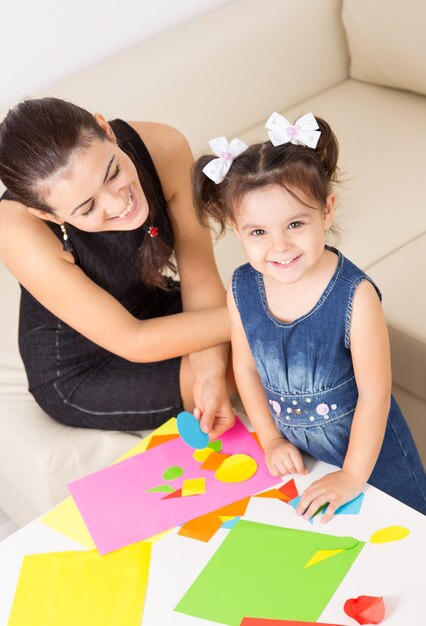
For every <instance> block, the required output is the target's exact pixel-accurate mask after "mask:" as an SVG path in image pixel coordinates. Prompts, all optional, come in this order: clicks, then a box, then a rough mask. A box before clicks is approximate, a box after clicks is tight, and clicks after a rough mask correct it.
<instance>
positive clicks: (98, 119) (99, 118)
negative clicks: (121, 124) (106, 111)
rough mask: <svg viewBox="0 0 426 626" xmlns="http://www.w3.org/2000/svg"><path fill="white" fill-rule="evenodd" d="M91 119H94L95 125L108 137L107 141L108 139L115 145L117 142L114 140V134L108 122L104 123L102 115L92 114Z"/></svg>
mask: <svg viewBox="0 0 426 626" xmlns="http://www.w3.org/2000/svg"><path fill="white" fill-rule="evenodd" d="M93 117H94V118H95V121H96V123H97V124H99V126H100V127H101V128H102V130H103V131H104V133H105V135H106V136H107V137H108V139H110V140H111V141H114V142H115V143H117V140H116V138H115V135H114V133H113V131H112V128H111V126H110V125H109V124H108V122H107V121H106V119H105V117H104V116H103V115H102V113H94V115H93Z"/></svg>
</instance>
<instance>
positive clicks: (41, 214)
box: [27, 207, 60, 224]
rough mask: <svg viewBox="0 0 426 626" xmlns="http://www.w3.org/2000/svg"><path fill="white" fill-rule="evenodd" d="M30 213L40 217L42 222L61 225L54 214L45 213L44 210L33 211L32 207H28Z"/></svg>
mask: <svg viewBox="0 0 426 626" xmlns="http://www.w3.org/2000/svg"><path fill="white" fill-rule="evenodd" d="M27 211H28V213H31V215H34V216H35V217H38V218H39V219H41V220H45V221H47V222H55V224H60V222H59V221H58V218H57V217H56V215H54V214H53V213H49V212H48V211H43V210H42V209H33V208H31V207H27Z"/></svg>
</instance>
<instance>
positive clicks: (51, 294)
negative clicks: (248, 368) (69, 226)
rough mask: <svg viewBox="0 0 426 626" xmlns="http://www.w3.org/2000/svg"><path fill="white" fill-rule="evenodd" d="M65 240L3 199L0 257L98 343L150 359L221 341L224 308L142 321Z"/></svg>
mask: <svg viewBox="0 0 426 626" xmlns="http://www.w3.org/2000/svg"><path fill="white" fill-rule="evenodd" d="M70 256H71V255H70V254H69V253H66V252H64V251H63V249H62V245H61V242H60V241H59V239H58V238H57V237H56V236H55V235H54V234H53V233H52V231H51V230H50V229H49V228H48V227H47V226H46V224H45V223H44V222H43V221H42V220H40V219H39V218H37V217H34V216H33V215H31V214H30V213H29V212H28V211H27V209H26V207H24V206H23V205H20V204H19V203H16V202H12V201H10V200H3V201H2V202H1V203H0V257H1V258H2V260H3V261H4V263H5V265H6V266H7V267H8V268H9V270H10V271H11V272H12V274H13V275H14V276H15V277H16V278H17V280H18V281H19V282H20V283H21V284H22V285H23V286H24V287H25V288H26V289H27V290H28V291H29V292H30V293H31V294H32V295H33V296H34V297H35V298H36V299H37V300H38V301H39V302H40V303H41V304H42V305H43V306H45V307H46V308H47V309H48V310H49V311H51V312H52V313H53V314H54V315H55V316H57V317H59V318H60V319H61V320H63V321H64V322H65V323H66V324H68V325H69V326H71V327H72V328H74V329H75V330H76V331H77V332H79V333H81V334H82V335H84V336H85V337H87V338H88V339H90V340H91V341H93V342H94V343H96V344H98V345H100V346H102V347H103V348H105V349H106V350H109V351H110V352H112V353H114V354H117V355H119V356H122V357H123V358H126V359H128V360H130V361H139V362H151V361H159V360H163V359H168V358H171V357H175V356H179V355H182V354H187V353H189V352H191V351H196V350H202V349H205V348H207V347H209V346H212V345H216V344H222V343H223V342H225V341H227V340H228V338H229V322H228V316H227V311H226V308H225V307H224V306H223V307H218V308H216V309H210V310H205V311H191V312H188V313H181V314H177V315H170V316H168V317H163V318H155V319H151V320H143V321H140V320H138V319H136V318H135V317H133V316H132V315H131V314H130V313H129V312H128V311H127V310H126V309H125V308H124V307H123V306H122V305H121V304H120V303H119V302H118V301H117V300H116V299H115V298H114V297H113V296H111V295H110V294H109V293H108V292H107V291H105V290H104V289H102V288H101V287H99V286H98V285H96V284H95V283H94V282H93V281H92V280H90V278H88V277H87V276H86V275H85V274H84V272H83V271H82V270H81V269H80V268H79V267H78V266H76V265H74V264H73V262H72V260H71V258H70Z"/></svg>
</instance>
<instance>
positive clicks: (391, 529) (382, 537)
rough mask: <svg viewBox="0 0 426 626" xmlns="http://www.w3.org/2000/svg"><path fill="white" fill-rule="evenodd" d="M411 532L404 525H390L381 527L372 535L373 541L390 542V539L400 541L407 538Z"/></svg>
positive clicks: (371, 540)
mask: <svg viewBox="0 0 426 626" xmlns="http://www.w3.org/2000/svg"><path fill="white" fill-rule="evenodd" d="M409 534H410V531H409V530H408V528H405V527H404V526H388V527H387V528H381V529H380V530H377V531H376V532H375V533H373V534H372V535H371V537H370V542H371V543H388V542H389V541H399V540H400V539H405V537H407V536H408V535H409Z"/></svg>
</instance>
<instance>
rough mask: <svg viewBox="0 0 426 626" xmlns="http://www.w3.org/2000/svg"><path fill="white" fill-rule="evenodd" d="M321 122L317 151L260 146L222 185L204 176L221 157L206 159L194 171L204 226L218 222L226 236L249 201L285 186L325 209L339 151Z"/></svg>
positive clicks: (254, 147) (234, 166) (288, 145)
mask: <svg viewBox="0 0 426 626" xmlns="http://www.w3.org/2000/svg"><path fill="white" fill-rule="evenodd" d="M316 120H317V122H318V126H319V130H320V131H321V135H320V139H319V142H318V145H317V147H316V148H315V149H312V148H308V147H306V146H302V145H294V144H292V143H286V144H283V145H282V146H276V147H275V146H273V144H272V143H271V142H270V141H266V142H264V143H257V144H254V145H252V146H250V147H249V148H248V149H247V150H245V151H244V152H243V153H242V154H240V156H238V157H237V158H236V159H235V160H234V161H233V163H232V165H231V168H230V170H229V172H228V174H227V175H226V177H225V179H224V180H223V181H222V182H221V183H218V184H216V183H214V182H213V181H212V180H210V179H209V178H208V177H207V176H206V175H205V174H204V173H203V168H204V167H205V166H206V165H207V163H209V161H211V160H212V159H214V158H217V157H215V156H212V155H204V156H202V157H200V158H199V159H198V160H197V161H196V163H195V165H194V169H193V198H194V205H195V209H196V212H197V216H198V219H199V220H200V222H201V223H202V224H204V225H209V224H210V220H211V219H213V220H214V221H215V222H216V224H218V226H219V235H221V234H223V232H224V231H225V228H226V225H227V224H228V223H229V222H232V221H233V218H234V215H235V211H236V209H237V207H238V204H239V203H240V202H241V200H242V199H243V197H244V196H245V195H246V194H247V193H249V192H250V191H253V190H255V189H260V188H262V187H269V186H271V185H280V186H281V187H284V188H285V189H287V191H288V192H289V193H290V194H292V195H293V196H295V197H296V198H297V199H298V200H299V201H300V202H302V200H301V199H300V198H299V197H298V196H297V194H296V193H295V192H294V191H292V190H291V189H289V187H293V188H294V187H296V188H298V189H302V190H303V191H304V192H305V193H306V194H307V195H308V196H310V197H312V198H315V199H316V200H318V202H319V203H320V204H321V205H322V206H323V205H325V202H326V198H327V196H328V194H329V193H330V191H331V185H332V183H334V182H338V180H337V173H338V168H337V158H338V154H339V146H338V142H337V138H336V136H335V135H334V133H333V131H332V130H331V128H330V126H329V125H328V124H327V122H325V121H324V120H323V119H321V118H319V117H317V118H316Z"/></svg>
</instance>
